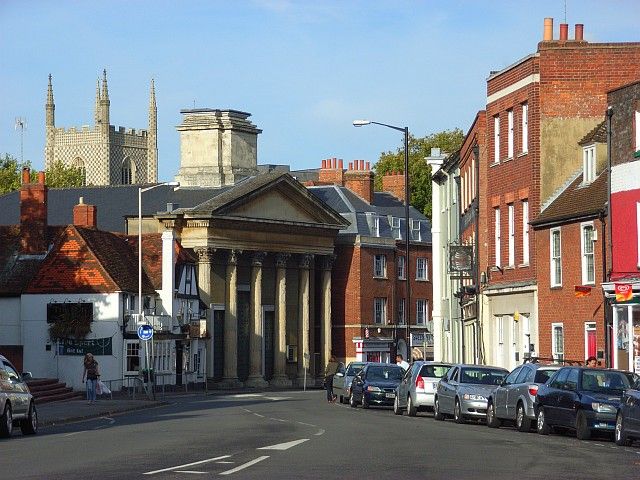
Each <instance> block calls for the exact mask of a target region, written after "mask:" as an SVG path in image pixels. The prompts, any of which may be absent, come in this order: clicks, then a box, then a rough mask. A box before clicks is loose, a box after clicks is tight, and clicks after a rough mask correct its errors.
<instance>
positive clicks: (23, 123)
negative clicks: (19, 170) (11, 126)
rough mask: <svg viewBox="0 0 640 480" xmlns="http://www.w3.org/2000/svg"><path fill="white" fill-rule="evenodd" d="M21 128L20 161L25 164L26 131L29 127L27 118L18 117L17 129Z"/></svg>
mask: <svg viewBox="0 0 640 480" xmlns="http://www.w3.org/2000/svg"><path fill="white" fill-rule="evenodd" d="M18 128H19V129H20V163H21V164H24V131H25V129H26V128H27V119H26V118H22V117H16V124H15V129H16V130H18Z"/></svg>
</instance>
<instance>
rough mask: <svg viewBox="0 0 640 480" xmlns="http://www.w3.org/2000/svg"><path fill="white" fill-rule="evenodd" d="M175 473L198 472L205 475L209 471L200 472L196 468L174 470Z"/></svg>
mask: <svg viewBox="0 0 640 480" xmlns="http://www.w3.org/2000/svg"><path fill="white" fill-rule="evenodd" d="M176 473H199V474H201V475H202V474H203V473H204V474H205V475H206V474H207V473H209V472H200V471H198V470H176Z"/></svg>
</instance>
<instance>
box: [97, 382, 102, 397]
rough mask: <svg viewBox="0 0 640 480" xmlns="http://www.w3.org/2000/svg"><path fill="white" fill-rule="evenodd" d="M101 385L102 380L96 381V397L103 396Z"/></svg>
mask: <svg viewBox="0 0 640 480" xmlns="http://www.w3.org/2000/svg"><path fill="white" fill-rule="evenodd" d="M101 383H102V382H101V381H100V380H98V381H96V395H102V389H101V388H100V384H101Z"/></svg>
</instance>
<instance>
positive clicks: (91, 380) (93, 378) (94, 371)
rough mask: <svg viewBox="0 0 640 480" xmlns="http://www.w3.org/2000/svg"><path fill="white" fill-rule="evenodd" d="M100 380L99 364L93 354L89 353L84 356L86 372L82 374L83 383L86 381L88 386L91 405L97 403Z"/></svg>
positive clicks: (88, 398) (88, 397)
mask: <svg viewBox="0 0 640 480" xmlns="http://www.w3.org/2000/svg"><path fill="white" fill-rule="evenodd" d="M99 378H100V369H99V368H98V362H97V361H96V360H95V359H94V358H93V355H92V354H91V353H87V354H86V355H85V356H84V372H83V374H82V382H83V383H84V382H85V381H86V386H87V400H88V403H89V404H92V403H95V401H96V387H97V385H98V379H99Z"/></svg>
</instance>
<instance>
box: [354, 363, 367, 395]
mask: <svg viewBox="0 0 640 480" xmlns="http://www.w3.org/2000/svg"><path fill="white" fill-rule="evenodd" d="M366 372H367V368H366V367H365V368H363V369H362V370H360V371H359V372H358V374H357V375H356V376H355V377H353V382H352V383H351V395H352V396H353V398H354V400H356V401H357V402H360V401H362V385H363V384H364V376H365V375H366Z"/></svg>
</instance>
